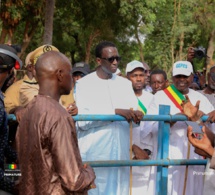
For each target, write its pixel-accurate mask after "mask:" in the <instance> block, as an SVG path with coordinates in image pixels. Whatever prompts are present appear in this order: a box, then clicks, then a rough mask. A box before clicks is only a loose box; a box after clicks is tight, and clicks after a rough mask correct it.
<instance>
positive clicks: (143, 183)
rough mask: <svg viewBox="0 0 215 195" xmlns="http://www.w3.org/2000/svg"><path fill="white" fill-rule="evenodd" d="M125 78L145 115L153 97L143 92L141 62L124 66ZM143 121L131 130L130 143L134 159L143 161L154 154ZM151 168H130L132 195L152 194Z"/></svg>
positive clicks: (150, 138) (149, 136) (142, 67)
mask: <svg viewBox="0 0 215 195" xmlns="http://www.w3.org/2000/svg"><path fill="white" fill-rule="evenodd" d="M126 75H127V78H128V79H129V80H130V81H131V82H132V87H133V90H134V93H135V95H136V97H137V98H138V109H139V110H141V111H142V112H143V114H147V110H148V107H149V105H150V103H151V101H152V99H153V95H152V94H151V93H149V92H147V91H145V90H144V83H145V82H144V81H145V69H144V66H143V63H142V62H139V61H137V60H133V61H131V62H129V63H128V64H127V66H126ZM144 123H145V122H144V121H141V122H140V126H138V127H134V128H133V129H132V141H133V142H132V143H133V148H132V149H133V154H134V159H137V160H144V159H152V158H151V157H152V155H151V154H152V153H153V152H154V146H153V141H152V139H153V137H152V133H149V134H145V132H144ZM153 171H154V167H152V166H134V167H132V194H135V195H141V194H143V193H145V194H153V193H154V188H155V187H154V185H153V184H154V183H153V182H151V181H152V180H151V179H150V178H151V177H154V176H155V173H153Z"/></svg>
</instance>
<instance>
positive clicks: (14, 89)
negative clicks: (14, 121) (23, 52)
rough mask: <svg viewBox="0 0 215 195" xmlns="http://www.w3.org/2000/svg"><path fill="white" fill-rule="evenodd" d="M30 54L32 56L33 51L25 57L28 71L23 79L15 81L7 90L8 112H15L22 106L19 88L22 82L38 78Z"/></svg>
mask: <svg viewBox="0 0 215 195" xmlns="http://www.w3.org/2000/svg"><path fill="white" fill-rule="evenodd" d="M30 56H31V53H29V54H28V55H27V57H26V59H25V69H26V73H25V75H24V77H23V79H21V80H18V81H16V82H15V83H13V84H12V85H11V86H10V87H9V88H8V89H7V90H6V92H5V99H4V103H5V109H6V112H7V113H8V114H9V113H11V114H12V113H14V111H15V108H16V107H18V106H20V104H19V90H20V86H21V85H22V83H23V82H24V81H27V82H32V83H35V82H36V80H35V78H34V76H33V74H32V68H31V63H30Z"/></svg>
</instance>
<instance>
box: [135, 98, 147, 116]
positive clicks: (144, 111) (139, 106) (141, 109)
mask: <svg viewBox="0 0 215 195" xmlns="http://www.w3.org/2000/svg"><path fill="white" fill-rule="evenodd" d="M137 99H138V110H140V111H141V112H142V113H143V114H144V115H145V114H146V113H147V109H146V107H145V106H144V105H143V103H142V102H141V101H140V100H139V98H137Z"/></svg>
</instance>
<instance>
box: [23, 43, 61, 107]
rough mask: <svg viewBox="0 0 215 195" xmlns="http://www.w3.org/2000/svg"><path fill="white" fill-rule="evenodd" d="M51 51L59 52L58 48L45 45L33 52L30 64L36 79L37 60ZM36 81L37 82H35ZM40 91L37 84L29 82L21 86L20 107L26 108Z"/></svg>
mask: <svg viewBox="0 0 215 195" xmlns="http://www.w3.org/2000/svg"><path fill="white" fill-rule="evenodd" d="M49 51H59V50H58V49H57V48H56V47H54V46H52V45H43V46H40V47H38V48H37V49H35V50H34V51H33V52H31V55H30V62H31V68H32V74H33V76H34V77H35V74H36V73H35V69H34V66H35V64H36V62H37V59H38V58H39V57H40V56H41V55H42V54H43V53H45V52H49ZM35 81H36V80H35ZM38 91H39V85H38V83H37V82H28V81H24V82H23V83H22V84H21V86H20V91H19V104H20V106H24V107H25V106H26V105H27V104H28V103H29V102H30V101H31V100H32V99H33V98H34V96H35V95H37V94H38Z"/></svg>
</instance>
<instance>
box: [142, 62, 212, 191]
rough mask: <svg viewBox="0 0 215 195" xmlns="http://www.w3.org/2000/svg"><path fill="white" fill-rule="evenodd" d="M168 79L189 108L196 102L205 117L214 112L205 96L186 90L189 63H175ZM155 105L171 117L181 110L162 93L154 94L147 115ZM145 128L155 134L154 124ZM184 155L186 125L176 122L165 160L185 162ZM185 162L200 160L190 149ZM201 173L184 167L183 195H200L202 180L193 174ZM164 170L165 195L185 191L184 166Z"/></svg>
mask: <svg viewBox="0 0 215 195" xmlns="http://www.w3.org/2000/svg"><path fill="white" fill-rule="evenodd" d="M177 65H178V66H177ZM172 78H173V85H174V86H175V87H176V88H177V89H178V90H179V91H180V92H181V93H182V94H183V95H187V96H188V97H189V99H190V101H191V103H192V104H193V105H196V102H197V101H198V100H200V106H199V110H201V111H203V112H204V113H205V114H207V113H209V112H211V111H212V110H214V108H213V105H212V104H211V103H210V102H209V101H208V99H207V98H206V97H205V96H203V95H202V94H200V93H199V92H197V91H194V90H192V89H189V88H188V87H189V83H191V82H192V79H193V68H192V65H191V64H190V63H189V62H186V61H185V62H184V61H182V62H180V61H179V62H176V63H175V64H174V66H173V77H172ZM159 105H169V106H170V114H171V115H175V114H178V113H181V110H180V109H179V108H178V107H176V105H175V104H174V103H173V102H172V101H171V100H170V98H169V97H168V96H167V94H166V93H165V92H164V90H162V91H158V92H157V93H156V94H155V95H154V100H153V103H152V104H151V105H150V108H149V109H148V110H149V111H148V114H158V109H159ZM149 123H150V122H149ZM149 127H153V130H152V132H154V133H156V132H157V125H156V124H154V125H153V126H149ZM146 132H147V131H146ZM148 132H150V131H148ZM154 144H155V145H156V144H157V142H156V141H155V143H154ZM187 155H188V139H187V125H186V124H185V122H184V121H178V122H176V123H175V124H174V125H173V126H172V127H171V129H170V145H169V159H187ZM189 159H202V157H201V156H199V155H198V154H196V153H195V152H194V148H193V147H192V146H191V147H190V155H189ZM204 169H205V167H204V166H197V165H194V166H189V167H188V173H187V182H186V190H185V194H195V195H202V193H203V179H204V176H203V175H202V174H197V173H204ZM168 170H169V174H168V194H171V195H182V194H183V191H184V188H185V174H186V173H185V172H186V171H185V170H186V166H170V167H169V169H168Z"/></svg>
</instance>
